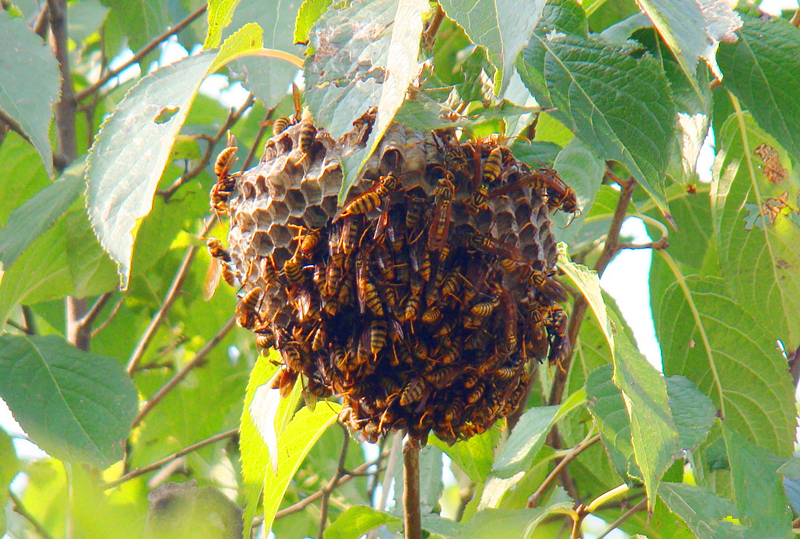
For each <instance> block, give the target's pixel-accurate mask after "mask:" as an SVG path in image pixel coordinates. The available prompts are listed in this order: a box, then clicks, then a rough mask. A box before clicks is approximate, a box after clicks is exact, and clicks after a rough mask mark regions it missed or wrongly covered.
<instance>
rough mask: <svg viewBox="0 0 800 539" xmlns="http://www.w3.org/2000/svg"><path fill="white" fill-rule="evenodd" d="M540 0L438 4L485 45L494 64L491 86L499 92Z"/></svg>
mask: <svg viewBox="0 0 800 539" xmlns="http://www.w3.org/2000/svg"><path fill="white" fill-rule="evenodd" d="M544 4H545V2H544V1H543V0H534V1H530V2H522V3H520V2H514V1H513V0H492V1H488V2H481V1H478V0H444V1H443V2H442V7H443V8H444V11H445V13H446V14H447V16H448V17H450V18H451V19H453V20H454V21H456V22H457V23H458V24H459V25H461V27H462V28H464V30H465V31H466V32H467V35H468V36H469V38H470V39H471V40H472V42H473V43H475V44H476V45H480V46H482V47H485V48H486V50H487V51H488V52H489V59H490V60H491V62H492V63H493V64H494V66H495V67H496V68H497V74H496V75H495V84H494V86H495V88H496V90H497V93H498V94H502V93H503V91H504V90H505V87H506V86H507V85H508V81H509V80H510V78H511V73H512V72H513V70H514V61H515V60H516V59H517V55H518V54H519V51H521V50H522V47H524V46H525V44H526V43H527V42H528V39H530V36H531V33H532V32H533V29H534V27H535V26H536V24H537V23H538V22H539V19H540V18H541V16H542V11H543V10H544Z"/></svg>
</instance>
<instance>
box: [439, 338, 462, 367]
mask: <svg viewBox="0 0 800 539" xmlns="http://www.w3.org/2000/svg"><path fill="white" fill-rule="evenodd" d="M446 338H447V339H449V337H446ZM460 354H461V343H460V341H459V340H458V339H456V340H450V342H449V346H445V348H444V350H442V353H441V355H439V361H441V362H442V364H444V365H449V364H451V363H454V362H455V361H456V360H457V359H458V356H459V355H460Z"/></svg>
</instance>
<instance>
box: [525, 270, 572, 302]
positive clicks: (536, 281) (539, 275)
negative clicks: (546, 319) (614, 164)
mask: <svg viewBox="0 0 800 539" xmlns="http://www.w3.org/2000/svg"><path fill="white" fill-rule="evenodd" d="M529 271H530V275H528V282H529V283H530V285H531V286H532V287H533V288H534V289H535V290H537V291H539V292H541V293H542V294H544V295H545V296H547V297H548V298H550V299H552V300H554V301H558V302H564V301H567V299H568V298H569V296H568V295H567V291H566V290H564V287H563V286H561V285H560V284H559V283H558V281H555V280H553V279H552V278H550V276H548V275H547V274H546V273H545V272H543V271H539V270H535V269H533V268H530V270H529Z"/></svg>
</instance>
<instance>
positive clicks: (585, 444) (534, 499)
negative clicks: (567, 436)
mask: <svg viewBox="0 0 800 539" xmlns="http://www.w3.org/2000/svg"><path fill="white" fill-rule="evenodd" d="M599 439H600V435H599V434H595V435H594V436H592V437H591V438H589V439H588V440H584V441H582V442H580V443H579V444H578V445H576V446H575V447H573V448H572V450H570V452H569V453H567V454H566V455H564V458H562V459H561V460H560V461H559V462H558V464H556V466H555V468H553V470H552V471H551V472H550V473H549V474H548V476H547V477H546V478H545V480H544V481H542V484H541V485H539V488H537V489H536V492H534V493H533V494H531V496H530V497H529V498H528V503H527V504H525V507H528V508H532V507H538V506H539V500H540V499H541V498H542V495H543V494H544V493H545V491H547V489H548V488H549V487H550V485H552V484H553V481H555V479H556V477H558V475H559V473H560V472H561V470H562V469H564V468H565V467H566V465H567V464H569V463H570V462H572V461H573V460H574V459H575V457H577V456H578V455H580V454H581V453H583V452H584V451H586V450H587V449H588V448H589V447H591V446H592V445H593V444H595V443H596V442H597V441H598V440H599Z"/></svg>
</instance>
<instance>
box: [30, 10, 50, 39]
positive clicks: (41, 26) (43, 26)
mask: <svg viewBox="0 0 800 539" xmlns="http://www.w3.org/2000/svg"><path fill="white" fill-rule="evenodd" d="M49 24H50V21H49V17H48V7H47V4H45V5H43V6H42V9H41V11H39V14H38V15H37V16H36V22H35V23H34V25H33V33H34V34H36V35H38V36H39V37H40V38H42V39H46V36H47V31H48V30H49V29H50V26H49Z"/></svg>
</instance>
